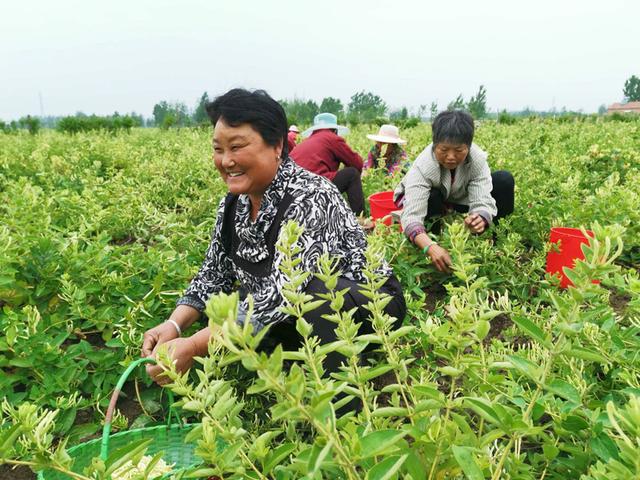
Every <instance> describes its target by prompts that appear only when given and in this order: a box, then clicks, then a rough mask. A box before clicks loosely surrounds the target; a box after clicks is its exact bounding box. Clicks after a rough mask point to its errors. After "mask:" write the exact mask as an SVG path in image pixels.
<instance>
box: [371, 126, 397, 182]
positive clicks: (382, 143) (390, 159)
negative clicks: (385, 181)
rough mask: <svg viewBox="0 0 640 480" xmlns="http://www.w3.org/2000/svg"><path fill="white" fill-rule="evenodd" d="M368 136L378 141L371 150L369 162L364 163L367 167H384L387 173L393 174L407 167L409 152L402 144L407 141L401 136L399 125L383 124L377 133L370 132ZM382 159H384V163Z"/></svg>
mask: <svg viewBox="0 0 640 480" xmlns="http://www.w3.org/2000/svg"><path fill="white" fill-rule="evenodd" d="M367 138H368V139H369V140H373V141H374V142H376V143H375V145H374V146H373V147H371V150H369V155H368V156H367V162H366V163H365V165H364V168H365V169H366V168H378V167H384V168H385V171H386V173H387V175H393V174H394V173H396V172H399V171H402V170H403V169H404V168H405V165H404V164H405V162H406V160H407V153H406V152H405V151H404V149H403V148H402V147H401V146H400V145H403V144H405V143H407V141H406V140H403V139H402V138H400V132H399V131H398V127H396V126H395V125H382V126H381V127H380V130H379V131H378V133H377V134H376V135H373V134H369V135H367ZM383 149H384V153H383V151H382V150H383ZM381 157H382V158H381ZM380 160H384V163H382V162H381V161H380Z"/></svg>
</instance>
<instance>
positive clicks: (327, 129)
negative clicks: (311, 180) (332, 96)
mask: <svg viewBox="0 0 640 480" xmlns="http://www.w3.org/2000/svg"><path fill="white" fill-rule="evenodd" d="M348 132H349V129H348V128H347V127H343V126H342V125H338V117H336V116H335V115H334V114H333V113H319V114H318V115H316V116H315V118H314V119H313V126H312V127H311V128H309V129H307V130H305V131H304V132H302V136H303V137H309V138H308V139H307V140H305V141H304V142H302V143H301V144H299V145H298V146H297V147H296V148H294V149H293V151H292V152H291V158H293V159H294V160H295V161H296V163H297V164H298V165H300V166H301V167H302V168H305V169H307V170H309V171H310V172H313V173H315V174H316V175H320V176H322V177H325V178H327V179H329V180H331V181H332V182H333V184H334V185H335V186H336V187H338V191H339V192H340V193H345V192H346V194H347V201H348V202H349V206H350V207H351V210H353V213H355V214H356V215H360V214H361V213H362V212H363V211H364V196H363V193H362V179H361V178H360V174H361V173H362V167H363V164H362V157H361V156H360V155H358V154H357V153H356V152H354V151H353V150H351V148H350V147H349V145H347V142H345V141H344V139H343V138H342V137H341V136H339V135H344V134H346V133H348ZM340 164H343V165H344V168H342V169H340Z"/></svg>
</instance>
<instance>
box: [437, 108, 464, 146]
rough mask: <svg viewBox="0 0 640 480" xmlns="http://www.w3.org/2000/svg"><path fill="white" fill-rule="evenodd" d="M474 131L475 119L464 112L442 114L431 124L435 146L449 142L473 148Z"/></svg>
mask: <svg viewBox="0 0 640 480" xmlns="http://www.w3.org/2000/svg"><path fill="white" fill-rule="evenodd" d="M473 131H474V126H473V117H472V116H471V115H470V114H469V113H467V112H465V111H464V110H453V111H445V112H440V113H439V114H438V116H437V117H436V118H435V119H434V120H433V123H432V124H431V132H432V133H433V143H434V145H437V144H438V143H443V142H447V143H464V144H465V145H467V146H471V142H473Z"/></svg>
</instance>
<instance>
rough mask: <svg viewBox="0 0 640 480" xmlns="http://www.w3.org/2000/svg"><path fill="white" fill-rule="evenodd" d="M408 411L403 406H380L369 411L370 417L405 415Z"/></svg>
mask: <svg viewBox="0 0 640 480" xmlns="http://www.w3.org/2000/svg"><path fill="white" fill-rule="evenodd" d="M408 413H409V411H408V410H407V409H406V408H403V407H381V408H376V409H375V410H374V411H373V412H371V416H372V417H405V416H406V415H407V414H408Z"/></svg>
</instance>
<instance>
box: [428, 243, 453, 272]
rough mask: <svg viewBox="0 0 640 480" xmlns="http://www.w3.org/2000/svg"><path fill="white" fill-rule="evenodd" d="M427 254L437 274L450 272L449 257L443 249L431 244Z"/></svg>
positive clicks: (450, 263)
mask: <svg viewBox="0 0 640 480" xmlns="http://www.w3.org/2000/svg"><path fill="white" fill-rule="evenodd" d="M427 253H428V254H429V257H431V261H432V262H433V264H434V265H435V266H436V268H437V269H438V271H439V272H447V273H449V272H450V271H451V266H452V262H451V256H450V255H449V252H447V250H446V249H445V248H442V247H441V246H440V245H438V244H437V243H432V244H431V246H430V247H429V250H428V251H427Z"/></svg>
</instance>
